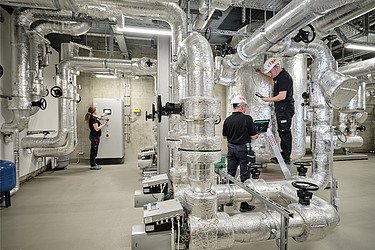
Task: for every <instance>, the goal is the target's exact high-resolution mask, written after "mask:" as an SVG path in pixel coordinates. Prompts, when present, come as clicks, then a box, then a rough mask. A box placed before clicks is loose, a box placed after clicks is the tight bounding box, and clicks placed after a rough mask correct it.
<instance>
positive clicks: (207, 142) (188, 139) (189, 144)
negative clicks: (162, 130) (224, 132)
mask: <svg viewBox="0 0 375 250" xmlns="http://www.w3.org/2000/svg"><path fill="white" fill-rule="evenodd" d="M180 139H181V148H182V149H184V150H185V151H186V150H188V149H190V150H191V151H203V152H204V151H217V150H220V149H221V137H220V136H213V137H205V136H188V135H185V136H181V137H180Z"/></svg>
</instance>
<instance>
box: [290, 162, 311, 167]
mask: <svg viewBox="0 0 375 250" xmlns="http://www.w3.org/2000/svg"><path fill="white" fill-rule="evenodd" d="M293 164H294V165H297V166H304V167H308V166H311V164H310V162H306V161H300V162H295V163H293Z"/></svg>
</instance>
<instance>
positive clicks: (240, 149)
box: [227, 143, 250, 182]
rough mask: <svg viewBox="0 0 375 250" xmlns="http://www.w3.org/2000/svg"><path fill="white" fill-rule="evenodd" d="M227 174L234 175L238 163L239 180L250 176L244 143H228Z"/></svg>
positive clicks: (243, 180)
mask: <svg viewBox="0 0 375 250" xmlns="http://www.w3.org/2000/svg"><path fill="white" fill-rule="evenodd" d="M227 160H228V174H229V175H231V176H233V177H235V176H236V171H237V168H238V165H240V175H241V182H245V181H246V180H247V179H249V178H250V169H249V167H248V166H247V148H246V144H243V145H235V144H231V143H228V155H227Z"/></svg>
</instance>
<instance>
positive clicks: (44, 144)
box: [21, 130, 68, 148]
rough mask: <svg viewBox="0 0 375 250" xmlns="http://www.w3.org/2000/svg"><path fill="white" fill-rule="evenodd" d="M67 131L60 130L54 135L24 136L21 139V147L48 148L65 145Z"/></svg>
mask: <svg viewBox="0 0 375 250" xmlns="http://www.w3.org/2000/svg"><path fill="white" fill-rule="evenodd" d="M67 135H68V131H67V130H62V131H59V132H58V133H57V135H56V136H54V137H49V138H41V137H33V136H26V137H24V138H22V140H21V147H22V148H50V147H54V148H55V147H61V146H63V145H65V143H66V140H67Z"/></svg>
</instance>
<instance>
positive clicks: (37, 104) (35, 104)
mask: <svg viewBox="0 0 375 250" xmlns="http://www.w3.org/2000/svg"><path fill="white" fill-rule="evenodd" d="M31 106H33V107H39V108H40V109H41V110H45V109H46V108H47V101H46V99H44V98H41V99H40V100H39V101H34V102H31Z"/></svg>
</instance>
